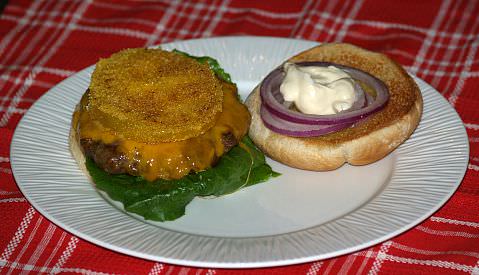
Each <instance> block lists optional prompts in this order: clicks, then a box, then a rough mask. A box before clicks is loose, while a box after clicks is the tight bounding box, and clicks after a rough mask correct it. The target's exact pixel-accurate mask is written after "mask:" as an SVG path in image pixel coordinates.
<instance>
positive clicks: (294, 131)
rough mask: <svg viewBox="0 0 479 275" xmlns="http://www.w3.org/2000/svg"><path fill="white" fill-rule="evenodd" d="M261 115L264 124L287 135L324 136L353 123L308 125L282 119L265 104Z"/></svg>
mask: <svg viewBox="0 0 479 275" xmlns="http://www.w3.org/2000/svg"><path fill="white" fill-rule="evenodd" d="M260 108H261V109H260V115H261V119H262V120H263V123H264V125H265V126H266V127H267V128H269V129H270V130H272V131H274V132H276V133H278V134H281V135H286V136H294V137H313V136H322V135H325V134H328V133H332V132H336V131H339V130H342V129H344V128H347V127H350V126H351V125H352V123H343V124H333V125H308V124H302V123H295V122H290V121H285V120H282V119H281V118H278V117H276V116H275V115H274V114H272V113H270V112H269V111H268V110H267V109H266V108H265V107H264V106H261V107H260Z"/></svg>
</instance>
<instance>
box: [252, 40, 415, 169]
mask: <svg viewBox="0 0 479 275" xmlns="http://www.w3.org/2000/svg"><path fill="white" fill-rule="evenodd" d="M290 61H294V62H300V61H329V62H334V63H337V64H342V65H347V66H351V67H355V68H359V69H361V70H363V71H366V72H369V73H370V74H372V75H374V76H376V77H377V78H379V79H381V80H382V81H383V82H384V83H385V84H386V85H387V86H388V88H389V92H390V99H389V102H388V104H387V106H386V107H385V108H384V109H383V110H382V111H381V112H378V113H376V114H374V115H373V116H371V117H370V118H368V119H367V120H366V121H365V122H364V123H361V124H358V125H356V126H355V127H351V128H347V129H344V130H341V131H338V132H335V133H331V134H328V135H324V136H320V137H313V138H296V137H289V136H285V135H280V134H277V133H275V132H273V131H271V130H269V129H268V128H266V127H265V126H264V124H263V121H262V119H261V116H260V114H259V111H260V106H261V98H260V96H259V87H257V88H256V89H255V90H254V91H253V92H252V93H251V94H250V96H249V97H248V99H247V100H246V106H247V107H248V109H249V111H250V112H251V116H252V121H251V125H250V130H249V136H250V137H251V139H252V140H253V141H254V143H255V144H256V145H257V146H258V147H259V148H260V149H261V150H263V152H265V153H266V154H267V155H268V156H270V157H271V158H273V159H275V160H277V161H279V162H282V163H284V164H286V165H289V166H292V167H296V168H301V169H306V170H314V171H326V170H333V169H336V168H338V167H340V166H342V165H343V164H344V163H346V162H348V163H350V164H353V165H365V164H369V163H372V162H375V161H377V160H379V159H381V158H383V157H385V156H386V155H387V154H389V153H390V152H391V151H393V150H394V149H395V148H396V147H397V146H399V145H400V144H401V143H402V142H404V141H405V140H406V139H407V138H409V136H410V135H411V134H412V132H413V131H414V129H416V127H417V125H418V124H419V120H420V118H421V114H422V96H421V92H420V90H419V88H418V87H417V85H416V83H415V82H414V80H413V79H412V78H411V77H410V76H409V75H408V74H407V72H406V71H405V70H404V69H403V68H402V67H401V66H400V65H398V64H397V63H395V62H394V61H392V60H391V59H389V58H388V57H386V56H385V55H382V54H378V53H373V52H370V51H367V50H364V49H361V48H359V47H356V46H353V45H350V44H323V45H320V46H317V47H314V48H312V49H309V50H307V51H305V52H302V53H300V54H298V55H296V56H294V57H293V58H291V59H290ZM260 85H261V84H260Z"/></svg>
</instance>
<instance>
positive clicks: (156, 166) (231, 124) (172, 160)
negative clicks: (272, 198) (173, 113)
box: [74, 82, 251, 181]
mask: <svg viewBox="0 0 479 275" xmlns="http://www.w3.org/2000/svg"><path fill="white" fill-rule="evenodd" d="M222 85H223V90H224V93H223V94H224V95H223V111H222V112H221V113H220V115H219V116H218V119H217V121H216V123H215V125H214V126H213V127H212V128H210V129H209V130H208V131H206V132H205V133H204V134H202V135H200V136H197V137H193V138H190V139H187V140H182V141H177V142H165V143H158V144H147V143H142V142H138V141H134V140H130V139H126V138H124V137H123V136H121V135H120V134H118V133H116V132H115V131H114V130H112V129H109V128H106V127H105V126H103V125H102V124H101V123H100V122H99V121H98V120H95V119H94V118H92V117H91V116H90V113H89V112H88V108H87V107H86V106H87V105H86V104H85V102H83V103H82V105H83V106H84V108H80V110H79V111H77V112H76V113H75V114H74V125H76V130H77V133H78V136H79V138H80V139H92V140H93V141H99V142H102V143H104V144H118V147H117V150H118V151H119V152H121V153H123V154H124V155H125V156H126V157H127V158H128V160H136V161H137V162H138V167H136V169H138V172H139V175H140V176H142V177H144V178H145V179H147V180H149V181H153V180H155V179H158V178H162V179H179V178H182V177H183V176H185V175H187V174H189V173H190V172H192V171H195V172H197V171H202V170H205V169H208V168H210V167H211V166H212V165H213V164H214V163H215V162H216V161H217V160H218V158H219V157H221V155H223V154H224V153H225V148H224V145H223V142H222V136H223V135H224V134H227V133H231V134H233V135H234V137H235V138H236V140H238V141H239V140H240V139H241V138H242V137H243V136H244V135H245V134H246V133H247V130H248V126H249V123H250V120H251V118H250V115H249V112H248V110H247V109H246V107H245V106H244V105H243V104H241V103H240V102H239V100H238V99H237V91H236V87H235V86H234V85H231V84H228V83H225V82H222ZM84 98H86V97H84ZM85 100H87V99H85ZM128 172H129V173H130V174H135V173H136V172H134V171H128Z"/></svg>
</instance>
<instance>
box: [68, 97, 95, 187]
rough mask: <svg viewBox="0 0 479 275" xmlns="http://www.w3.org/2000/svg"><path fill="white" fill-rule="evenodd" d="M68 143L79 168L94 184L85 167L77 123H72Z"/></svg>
mask: <svg viewBox="0 0 479 275" xmlns="http://www.w3.org/2000/svg"><path fill="white" fill-rule="evenodd" d="M79 107H80V104H78V105H77V107H76V109H75V111H77V110H78V108H79ZM68 141H69V142H68V143H69V145H70V152H71V153H72V156H73V158H74V159H75V161H76V162H77V164H78V167H79V168H80V170H82V172H83V173H84V174H85V175H87V177H88V179H89V180H90V182H93V179H92V178H91V177H90V173H88V170H87V169H86V166H85V160H86V159H85V155H84V154H83V151H82V150H81V147H80V143H79V142H78V141H79V138H78V136H77V131H76V130H75V122H73V121H72V125H71V127H70V135H69V138H68Z"/></svg>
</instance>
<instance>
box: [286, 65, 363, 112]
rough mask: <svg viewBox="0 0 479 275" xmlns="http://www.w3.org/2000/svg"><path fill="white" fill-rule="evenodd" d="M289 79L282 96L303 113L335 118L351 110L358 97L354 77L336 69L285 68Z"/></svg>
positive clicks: (315, 67)
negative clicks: (333, 115) (340, 113)
mask: <svg viewBox="0 0 479 275" xmlns="http://www.w3.org/2000/svg"><path fill="white" fill-rule="evenodd" d="M284 71H285V72H286V76H285V78H284V80H283V83H281V86H280V92H281V94H282V95H283V97H284V99H285V100H286V101H291V102H294V104H295V105H296V108H298V109H299V110H300V111H301V112H302V113H305V114H314V115H331V114H337V113H339V112H341V111H344V110H347V109H349V108H351V106H352V105H353V103H354V101H355V100H356V96H355V93H354V84H353V80H352V78H351V76H350V75H348V74H347V73H346V72H345V71H343V70H341V69H339V68H337V67H334V66H328V67H318V66H303V67H299V66H296V65H294V64H292V63H285V64H284Z"/></svg>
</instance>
